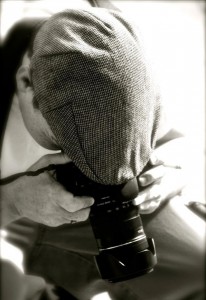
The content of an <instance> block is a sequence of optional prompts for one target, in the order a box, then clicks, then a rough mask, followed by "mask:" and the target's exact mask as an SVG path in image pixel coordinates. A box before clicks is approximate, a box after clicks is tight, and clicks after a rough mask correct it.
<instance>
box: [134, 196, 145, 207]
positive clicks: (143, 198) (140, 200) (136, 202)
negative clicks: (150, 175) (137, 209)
mask: <svg viewBox="0 0 206 300" xmlns="http://www.w3.org/2000/svg"><path fill="white" fill-rule="evenodd" d="M143 201H145V197H144V196H143V195H139V196H138V197H136V198H135V199H134V200H133V201H132V202H133V204H134V205H140V204H141V203H142V202H143Z"/></svg>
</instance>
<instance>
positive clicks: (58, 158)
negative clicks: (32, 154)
mask: <svg viewBox="0 0 206 300" xmlns="http://www.w3.org/2000/svg"><path fill="white" fill-rule="evenodd" d="M70 161H71V159H70V158H69V157H68V156H67V155H66V154H65V153H62V152H58V153H54V154H46V155H44V156H42V157H41V158H40V159H39V160H38V161H37V162H35V163H34V164H33V165H32V166H31V167H30V168H29V169H28V170H27V171H36V170H38V169H41V168H44V167H47V166H49V165H52V164H54V165H61V164H65V163H68V162H70Z"/></svg>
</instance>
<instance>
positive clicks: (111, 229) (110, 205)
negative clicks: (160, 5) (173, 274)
mask: <svg viewBox="0 0 206 300" xmlns="http://www.w3.org/2000/svg"><path fill="white" fill-rule="evenodd" d="M56 175H57V180H58V181H60V182H61V183H62V184H63V185H64V186H65V187H66V188H67V189H68V190H69V191H70V192H72V193H73V194H74V195H76V196H77V195H79V196H80V195H84V196H91V197H93V198H94V199H95V203H94V205H93V206H92V207H91V213H90V223H91V226H92V229H93V232H94V236H95V239H96V242H97V246H98V249H99V255H97V256H96V257H95V261H96V265H97V268H98V270H99V273H100V275H101V277H102V278H103V279H106V280H108V281H110V282H118V281H123V280H127V279H130V278H133V277H137V276H140V275H143V274H146V273H149V272H151V271H152V270H153V267H154V266H155V264H156V263H157V258H156V251H155V245H154V241H153V239H151V238H147V236H146V235H145V232H144V229H143V225H142V221H141V217H140V215H139V207H138V206H136V205H134V204H133V201H132V200H133V199H134V198H135V197H136V196H137V195H138V192H139V189H138V183H137V179H136V178H134V179H132V180H130V181H128V182H127V183H126V184H121V185H116V186H109V185H101V184H99V183H96V182H94V181H92V180H90V179H88V178H87V177H86V176H84V175H83V174H82V173H81V172H80V170H79V169H78V168H77V167H76V166H75V165H74V164H73V163H69V164H66V165H58V166H56Z"/></svg>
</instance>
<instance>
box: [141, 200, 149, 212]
mask: <svg viewBox="0 0 206 300" xmlns="http://www.w3.org/2000/svg"><path fill="white" fill-rule="evenodd" d="M149 207H150V203H147V202H144V203H142V204H140V209H141V210H146V209H148V208H149Z"/></svg>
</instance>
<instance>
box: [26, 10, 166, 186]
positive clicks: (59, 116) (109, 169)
mask: <svg viewBox="0 0 206 300" xmlns="http://www.w3.org/2000/svg"><path fill="white" fill-rule="evenodd" d="M138 35H139V34H138V31H137V29H136V28H134V27H133V25H131V24H130V22H128V21H127V20H126V18H125V17H124V16H123V15H122V14H121V13H119V12H116V11H112V10H106V9H101V8H91V9H89V10H77V9H75V10H74V9H71V10H66V11H63V12H60V13H57V14H55V15H53V16H52V17H51V18H50V19H49V20H48V21H47V22H46V23H45V24H44V25H43V26H42V28H41V29H40V31H39V32H38V33H37V35H36V38H35V40H34V48H33V55H32V58H31V70H32V81H33V87H34V95H35V100H36V101H37V102H38V104H39V109H40V110H41V112H42V114H43V116H44V117H45V119H46V120H47V122H48V124H49V125H50V127H51V129H52V131H53V133H54V134H55V136H56V138H57V140H58V143H59V145H60V146H61V148H62V150H63V151H64V152H65V153H66V154H67V155H68V156H69V157H70V158H71V159H72V160H73V162H74V163H75V164H76V166H77V167H78V168H79V169H80V170H81V171H82V172H83V173H84V174H85V175H86V176H87V177H89V178H90V179H92V180H94V181H96V182H99V183H102V184H111V185H115V184H120V183H124V182H126V181H128V180H129V179H131V178H134V177H135V176H137V175H138V174H139V173H140V172H141V170H142V169H143V167H144V166H145V165H146V164H147V162H148V160H149V157H150V154H151V152H152V149H153V147H154V145H155V140H156V132H157V129H158V126H159V125H158V124H159V119H160V106H161V105H160V97H159V96H158V94H157V91H156V87H155V84H154V82H153V78H152V76H151V72H150V68H149V65H148V63H147V61H146V59H145V57H144V49H143V47H142V43H141V40H140V38H139V36H138Z"/></svg>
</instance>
